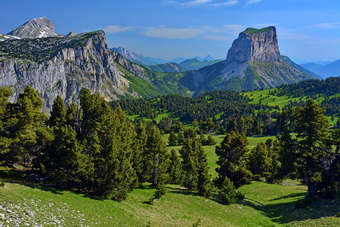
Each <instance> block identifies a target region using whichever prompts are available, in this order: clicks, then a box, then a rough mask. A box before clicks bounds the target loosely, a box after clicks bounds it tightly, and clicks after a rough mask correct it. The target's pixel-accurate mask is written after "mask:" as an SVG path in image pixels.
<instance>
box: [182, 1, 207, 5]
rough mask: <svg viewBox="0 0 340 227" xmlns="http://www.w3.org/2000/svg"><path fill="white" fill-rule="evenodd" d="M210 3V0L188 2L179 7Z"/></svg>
mask: <svg viewBox="0 0 340 227" xmlns="http://www.w3.org/2000/svg"><path fill="white" fill-rule="evenodd" d="M210 2H212V0H194V1H190V2H184V3H182V4H181V5H183V6H198V5H204V4H207V3H210Z"/></svg>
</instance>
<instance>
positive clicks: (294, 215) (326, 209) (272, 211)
mask: <svg viewBox="0 0 340 227" xmlns="http://www.w3.org/2000/svg"><path fill="white" fill-rule="evenodd" d="M304 195H305V193H293V194H290V195H286V196H282V197H280V198H275V199H272V200H270V201H275V202H276V203H272V204H267V205H264V204H261V203H259V202H257V201H253V200H250V199H245V200H244V201H241V202H238V203H239V204H242V205H244V206H249V207H252V208H253V209H255V210H258V211H260V212H262V213H263V214H264V215H265V216H267V217H269V218H270V219H271V220H272V221H273V222H276V223H278V224H288V223H291V222H295V221H305V220H308V219H319V218H322V217H334V216H336V215H337V214H338V213H339V212H340V199H335V200H324V199H316V201H315V202H314V203H312V204H311V205H310V206H308V207H306V208H300V209H298V208H296V207H295V204H296V202H298V201H299V200H294V201H289V202H284V201H281V202H280V200H284V199H289V198H297V197H301V196H304Z"/></svg>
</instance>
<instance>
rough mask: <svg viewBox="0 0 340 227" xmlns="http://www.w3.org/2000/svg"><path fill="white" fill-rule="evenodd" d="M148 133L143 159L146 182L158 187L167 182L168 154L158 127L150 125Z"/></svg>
mask: <svg viewBox="0 0 340 227" xmlns="http://www.w3.org/2000/svg"><path fill="white" fill-rule="evenodd" d="M148 131H149V135H148V138H147V142H146V147H147V151H146V154H145V157H144V158H145V159H146V163H147V165H146V172H147V175H148V181H149V182H151V183H152V185H153V186H158V185H160V184H164V182H166V181H167V178H168V175H167V174H166V172H167V168H168V166H169V154H168V152H167V150H166V148H165V143H164V141H163V139H162V135H161V132H160V131H159V129H158V127H157V126H155V125H151V127H150V128H149V130H148Z"/></svg>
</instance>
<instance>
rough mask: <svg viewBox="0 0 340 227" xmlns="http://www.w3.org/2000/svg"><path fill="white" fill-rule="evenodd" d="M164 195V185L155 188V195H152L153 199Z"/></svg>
mask: <svg viewBox="0 0 340 227" xmlns="http://www.w3.org/2000/svg"><path fill="white" fill-rule="evenodd" d="M165 194H166V189H165V187H164V185H159V186H158V187H157V190H156V191H155V194H154V195H153V198H154V199H160V198H161V197H162V196H163V195H165Z"/></svg>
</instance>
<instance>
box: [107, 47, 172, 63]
mask: <svg viewBox="0 0 340 227" xmlns="http://www.w3.org/2000/svg"><path fill="white" fill-rule="evenodd" d="M111 50H113V51H116V52H117V53H119V54H120V55H122V56H123V57H124V58H126V59H128V60H129V61H132V62H134V63H138V64H141V65H158V64H165V63H168V61H166V60H163V59H159V58H151V57H145V56H144V55H143V54H137V53H135V52H133V51H130V50H128V49H125V48H123V47H114V48H111Z"/></svg>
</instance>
